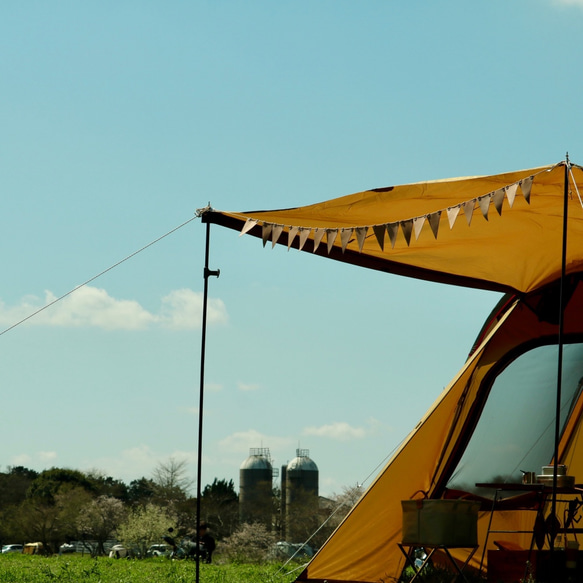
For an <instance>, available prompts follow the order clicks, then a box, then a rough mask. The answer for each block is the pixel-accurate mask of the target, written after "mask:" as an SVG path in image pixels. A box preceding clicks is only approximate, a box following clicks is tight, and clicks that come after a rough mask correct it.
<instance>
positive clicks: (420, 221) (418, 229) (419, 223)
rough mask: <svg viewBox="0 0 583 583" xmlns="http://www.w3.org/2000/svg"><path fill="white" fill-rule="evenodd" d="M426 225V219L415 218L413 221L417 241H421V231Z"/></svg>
mask: <svg viewBox="0 0 583 583" xmlns="http://www.w3.org/2000/svg"><path fill="white" fill-rule="evenodd" d="M424 224H425V217H415V218H414V219H413V231H414V233H415V241H417V239H419V233H421V229H422V228H423V225H424Z"/></svg>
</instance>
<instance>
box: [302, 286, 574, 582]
mask: <svg viewBox="0 0 583 583" xmlns="http://www.w3.org/2000/svg"><path fill="white" fill-rule="evenodd" d="M541 298H542V294H533V295H531V296H530V297H528V298H526V299H525V300H524V301H519V302H515V303H514V304H513V305H511V306H510V307H509V308H508V309H507V311H506V312H505V313H504V314H503V315H501V316H500V315H499V316H497V318H498V321H497V323H496V324H495V325H494V326H493V327H492V328H491V330H490V331H489V333H488V334H487V336H486V337H485V338H484V340H483V342H482V344H481V345H480V347H478V349H477V350H476V351H475V352H474V353H473V354H472V356H471V357H470V359H469V360H468V362H467V363H466V364H465V366H464V368H463V369H462V371H461V372H460V373H459V374H458V376H457V377H456V378H455V379H454V380H453V381H452V383H451V384H450V386H449V387H448V388H447V389H446V390H445V391H444V393H443V394H442V395H441V396H440V398H439V399H438V401H437V402H436V404H435V405H434V406H433V407H432V409H431V410H430V411H429V412H428V413H427V415H426V416H425V418H424V419H423V420H422V421H421V422H420V423H419V425H418V426H417V428H416V429H415V430H414V431H413V433H412V434H411V435H410V436H409V438H408V439H407V440H406V442H405V443H404V444H403V445H402V447H401V449H400V450H399V451H398V452H397V453H396V454H395V456H394V457H393V458H392V459H391V460H390V461H389V463H388V464H387V466H386V467H385V469H384V470H383V472H382V473H381V474H380V475H379V477H378V478H377V479H376V480H375V482H374V483H373V484H372V485H371V486H370V487H369V489H368V490H367V492H366V494H365V496H364V497H363V498H362V499H361V500H360V501H359V503H358V504H357V505H356V506H355V507H354V508H353V510H352V512H351V513H350V514H349V515H348V517H347V518H346V519H345V521H344V522H343V523H342V524H341V525H340V526H339V527H338V529H337V530H336V531H335V533H334V534H333V535H332V536H331V537H330V539H329V540H328V541H327V543H326V544H325V545H324V546H323V547H322V549H321V550H320V552H319V553H318V554H317V555H316V556H315V557H314V559H313V560H312V562H311V563H310V564H309V565H308V566H307V568H306V569H305V571H304V573H303V575H302V579H301V580H304V581H310V582H315V581H318V580H325V579H326V580H329V581H331V580H337V581H342V582H344V581H346V582H348V581H358V582H366V583H372V582H375V581H378V580H380V579H381V578H382V577H386V576H387V575H390V576H393V577H397V576H398V575H399V574H400V571H401V569H402V567H403V558H402V555H401V553H400V551H399V550H398V547H397V544H396V543H397V542H400V536H401V518H402V516H401V507H400V501H401V500H404V499H408V498H411V497H413V496H414V495H415V493H416V492H417V490H422V491H424V492H425V493H427V495H428V496H429V497H430V498H435V497H437V498H440V497H442V496H443V495H445V494H447V492H446V491H445V490H444V488H445V484H446V483H447V479H448V478H449V476H450V475H451V472H452V471H453V470H454V469H455V463H456V460H457V459H459V457H460V455H461V453H463V447H464V446H465V444H467V441H468V439H469V437H470V436H471V433H472V430H473V427H472V422H471V414H475V413H476V408H478V409H479V407H480V402H481V401H484V400H485V399H487V395H488V388H487V383H486V385H485V384H484V382H485V380H486V379H487V377H488V375H489V373H490V371H491V370H492V369H493V367H495V366H504V357H505V355H507V354H508V353H509V352H511V351H513V350H515V349H517V348H518V347H520V346H523V345H525V344H530V343H532V341H533V339H537V338H540V339H543V340H544V341H546V342H554V341H556V337H557V336H556V335H557V325H556V324H554V323H550V322H546V321H544V319H541V315H543V314H544V313H545V311H544V301H543V299H544V298H542V299H541ZM582 303H583V285H581V284H580V285H578V286H577V287H576V289H575V292H574V294H573V296H572V298H571V300H570V301H569V303H568V305H567V307H566V313H565V318H566V325H565V332H566V334H567V335H570V336H571V337H572V336H573V335H579V336H580V335H581V334H583V310H580V309H579V306H581V305H582ZM549 389H550V390H554V387H550V388H549ZM582 410H583V396H581V397H580V399H579V402H578V403H577V405H576V407H575V409H574V412H573V416H572V418H571V420H570V421H569V423H568V424H567V429H566V431H565V437H564V442H565V445H564V449H565V453H564V454H563V455H562V456H561V460H560V461H561V463H567V465H569V464H572V467H573V469H574V471H575V472H578V473H575V475H583V467H582V468H580V469H579V465H583V462H581V461H580V460H582V459H583V455H582V454H581V453H580V450H577V449H576V448H577V446H581V445H583V444H581V443H580V435H581V429H580V425H579V423H577V422H576V421H579V420H580V416H581V412H582ZM549 462H550V460H549ZM569 473H571V472H569ZM404 476H406V479H403V478H404ZM526 508H528V506H527V507H526ZM534 515H535V512H533V511H532V508H531V509H530V510H528V509H525V510H514V511H512V512H496V513H495V514H494V516H493V526H492V528H493V529H495V530H529V528H531V527H532V523H533V521H534ZM489 520H490V514H489V513H488V512H483V513H480V517H479V521H478V530H479V533H480V534H479V536H480V538H479V542H480V544H483V542H484V540H485V533H486V529H487V523H488V521H489ZM498 537H499V535H498ZM504 538H505V539H508V538H509V537H508V536H506V535H505V536H504ZM510 539H511V540H513V541H514V542H516V543H517V544H520V545H521V546H523V547H525V548H528V547H529V545H530V535H525V534H513V535H512V536H510ZM494 540H496V537H490V538H489V544H488V549H489V550H494V549H495V547H494V544H493V541H494ZM451 552H452V555H453V556H454V557H456V558H463V553H464V551H463V550H460V551H458V550H455V549H453V550H452V551H451ZM481 553H482V549H480V552H478V553H476V555H475V556H474V557H473V559H472V561H471V563H470V564H471V565H472V566H473V567H476V568H477V567H479V565H480V561H481ZM485 560H486V557H485Z"/></svg>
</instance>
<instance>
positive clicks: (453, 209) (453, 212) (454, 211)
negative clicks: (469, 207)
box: [447, 206, 461, 230]
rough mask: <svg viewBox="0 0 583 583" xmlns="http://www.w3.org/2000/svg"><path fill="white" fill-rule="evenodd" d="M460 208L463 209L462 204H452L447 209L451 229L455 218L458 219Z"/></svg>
mask: <svg viewBox="0 0 583 583" xmlns="http://www.w3.org/2000/svg"><path fill="white" fill-rule="evenodd" d="M460 209H461V207H460V206H450V207H449V208H448V209H447V220H448V221H449V228H450V230H451V229H453V226H454V224H455V220H456V219H457V216H458V215H459V214H460Z"/></svg>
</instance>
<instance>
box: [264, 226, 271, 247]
mask: <svg viewBox="0 0 583 583" xmlns="http://www.w3.org/2000/svg"><path fill="white" fill-rule="evenodd" d="M272 229H273V224H272V223H263V232H262V236H263V246H264V247H265V243H267V240H268V239H269V236H270V235H271V231H272Z"/></svg>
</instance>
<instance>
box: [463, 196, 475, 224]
mask: <svg viewBox="0 0 583 583" xmlns="http://www.w3.org/2000/svg"><path fill="white" fill-rule="evenodd" d="M475 206H476V201H475V199H474V200H468V201H467V202H464V215H466V221H467V222H468V227H469V226H470V224H471V223H472V217H473V216H474V207H475Z"/></svg>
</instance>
